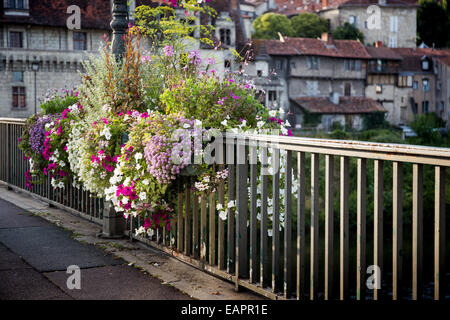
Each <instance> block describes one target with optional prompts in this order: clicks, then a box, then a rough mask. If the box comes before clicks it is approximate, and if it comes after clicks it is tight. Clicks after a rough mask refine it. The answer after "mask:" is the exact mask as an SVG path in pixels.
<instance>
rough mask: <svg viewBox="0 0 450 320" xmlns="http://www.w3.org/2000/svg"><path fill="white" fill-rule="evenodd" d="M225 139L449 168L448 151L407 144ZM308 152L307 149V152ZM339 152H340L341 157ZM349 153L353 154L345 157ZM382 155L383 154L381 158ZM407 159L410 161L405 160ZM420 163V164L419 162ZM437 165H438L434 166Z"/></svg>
mask: <svg viewBox="0 0 450 320" xmlns="http://www.w3.org/2000/svg"><path fill="white" fill-rule="evenodd" d="M226 136H227V137H229V138H234V139H240V140H243V139H248V140H249V141H259V142H265V143H268V144H277V147H279V148H281V149H286V150H294V151H303V149H305V150H304V151H307V152H314V151H313V150H311V149H316V152H317V153H323V154H335V155H349V156H353V157H362V158H369V159H384V160H390V161H402V162H414V163H417V161H418V160H420V159H422V160H423V162H424V163H427V164H438V165H444V166H449V165H450V148H442V147H429V146H420V145H409V144H392V143H379V142H367V141H356V140H333V139H317V138H304V137H287V136H276V135H261V134H259V135H258V134H246V133H227V134H226ZM306 149H307V150H306ZM340 152H343V153H342V154H341V153H340ZM349 152H352V153H353V154H351V155H350V154H348V153H349ZM381 155H383V156H382V157H381ZM408 157H410V158H411V159H410V160H408ZM421 162H422V161H419V163H421ZM437 162H439V163H437Z"/></svg>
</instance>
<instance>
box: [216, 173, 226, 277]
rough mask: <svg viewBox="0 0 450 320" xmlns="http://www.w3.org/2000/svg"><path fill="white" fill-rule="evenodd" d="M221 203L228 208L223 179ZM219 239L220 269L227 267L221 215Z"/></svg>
mask: <svg viewBox="0 0 450 320" xmlns="http://www.w3.org/2000/svg"><path fill="white" fill-rule="evenodd" d="M223 169H224V167H223V165H222V166H220V170H223ZM218 193H219V203H220V204H221V205H222V208H223V209H222V210H225V208H226V204H225V183H224V181H223V180H222V181H221V182H220V183H219V190H218ZM217 239H218V243H217V253H218V254H217V255H218V257H217V266H218V267H219V269H220V270H223V269H225V267H226V259H225V221H224V220H222V219H221V218H220V217H219V231H218V234H217Z"/></svg>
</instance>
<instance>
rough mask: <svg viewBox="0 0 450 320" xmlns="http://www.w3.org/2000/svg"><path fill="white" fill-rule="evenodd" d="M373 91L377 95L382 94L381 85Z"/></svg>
mask: <svg viewBox="0 0 450 320" xmlns="http://www.w3.org/2000/svg"><path fill="white" fill-rule="evenodd" d="M375 91H376V93H377V94H382V93H383V85H381V84H377V85H376V87H375Z"/></svg>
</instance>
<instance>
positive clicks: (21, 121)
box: [0, 118, 27, 124]
mask: <svg viewBox="0 0 450 320" xmlns="http://www.w3.org/2000/svg"><path fill="white" fill-rule="evenodd" d="M26 121H27V119H25V118H0V123H7V124H25V122H26Z"/></svg>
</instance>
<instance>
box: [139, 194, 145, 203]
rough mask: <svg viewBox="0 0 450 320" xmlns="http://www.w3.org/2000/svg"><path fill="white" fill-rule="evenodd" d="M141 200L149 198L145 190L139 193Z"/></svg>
mask: <svg viewBox="0 0 450 320" xmlns="http://www.w3.org/2000/svg"><path fill="white" fill-rule="evenodd" d="M139 200H141V201H144V200H147V193H145V192H141V193H139Z"/></svg>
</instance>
